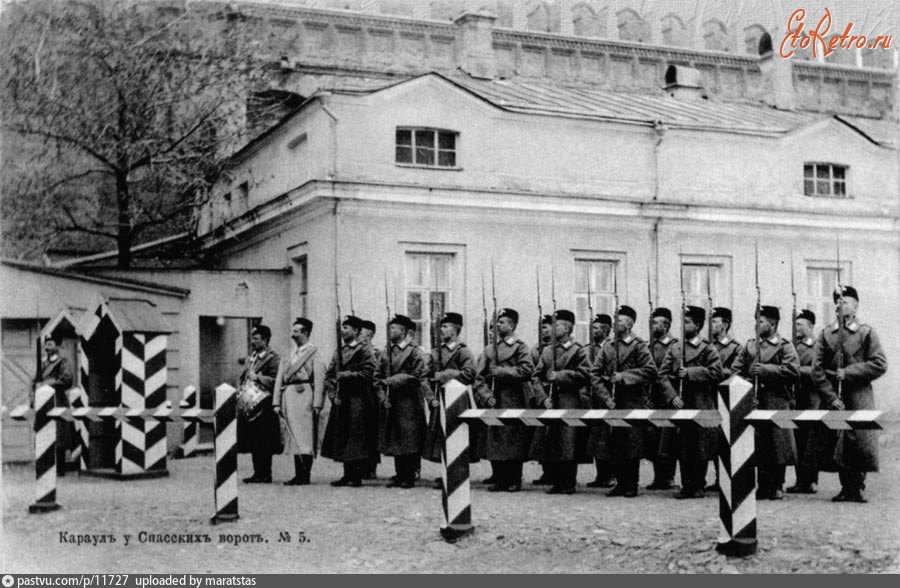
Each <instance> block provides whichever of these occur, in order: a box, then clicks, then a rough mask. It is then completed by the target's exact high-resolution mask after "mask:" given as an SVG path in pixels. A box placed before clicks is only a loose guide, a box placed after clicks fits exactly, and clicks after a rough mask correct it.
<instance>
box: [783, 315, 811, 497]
mask: <svg viewBox="0 0 900 588" xmlns="http://www.w3.org/2000/svg"><path fill="white" fill-rule="evenodd" d="M815 324H816V315H815V313H814V312H813V311H811V310H806V309H804V310H802V311H801V312H800V314H798V315H797V320H796V325H795V329H796V331H797V337H796V339H794V347H795V348H796V349H797V356H798V357H799V358H800V382H799V383H798V384H797V386H796V388H795V393H794V403H795V408H796V409H797V410H818V409H819V394H818V393H817V392H816V387H815V385H813V379H812V363H813V347H814V346H815V343H816V340H815V339H814V338H813V326H814V325H815ZM808 440H809V428H807V427H798V428H796V429H794V441H795V442H796V443H797V458H798V463H797V466H796V467H795V468H794V470H795V473H796V475H797V480H796V483H795V484H794V485H793V486H791V487H790V488H788V489H787V492H788V494H815V493H816V492H817V491H818V485H819V472H818V470H816V469H815V468H811V467H808V466H805V465H804V456H805V455H806V445H807V441H808Z"/></svg>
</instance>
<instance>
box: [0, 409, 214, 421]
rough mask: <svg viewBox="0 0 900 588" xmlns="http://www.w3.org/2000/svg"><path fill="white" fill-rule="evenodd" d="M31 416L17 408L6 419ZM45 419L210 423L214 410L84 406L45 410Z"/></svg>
mask: <svg viewBox="0 0 900 588" xmlns="http://www.w3.org/2000/svg"><path fill="white" fill-rule="evenodd" d="M35 417H36V411H35V410H34V409H32V408H29V407H28V405H21V406H17V407H15V408H14V409H12V410H10V411H9V418H11V419H12V420H14V421H28V420H32V419H34V418H35ZM47 417H48V418H50V419H53V420H64V421H69V422H73V421H74V422H79V421H93V422H95V423H96V422H100V421H122V420H126V419H137V420H145V421H157V422H161V423H211V422H213V421H214V419H215V411H213V410H210V409H199V408H189V409H177V408H172V407H170V406H164V407H162V408H155V409H153V408H122V407H121V406H107V407H99V406H88V407H85V408H53V409H50V410H48V411H47Z"/></svg>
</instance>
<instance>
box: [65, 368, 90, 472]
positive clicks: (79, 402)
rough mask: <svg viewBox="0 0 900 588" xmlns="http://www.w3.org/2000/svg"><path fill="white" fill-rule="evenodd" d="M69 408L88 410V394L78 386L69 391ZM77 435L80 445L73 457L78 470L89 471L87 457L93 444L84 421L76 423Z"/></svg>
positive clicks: (75, 449) (73, 451) (77, 446)
mask: <svg viewBox="0 0 900 588" xmlns="http://www.w3.org/2000/svg"><path fill="white" fill-rule="evenodd" d="M69 406H71V407H72V408H73V409H78V408H87V407H88V395H87V393H86V392H85V391H84V390H83V389H82V388H80V387H78V386H76V387H74V388H72V389H71V390H69ZM75 435H76V436H77V437H78V445H76V446H75V448H74V449H73V450H72V457H73V458H74V459H75V461H77V462H78V469H80V470H81V471H84V470H86V469H87V455H88V449H89V448H90V444H91V437H90V433H89V431H88V429H87V425H86V424H85V423H84V421H83V420H76V421H75Z"/></svg>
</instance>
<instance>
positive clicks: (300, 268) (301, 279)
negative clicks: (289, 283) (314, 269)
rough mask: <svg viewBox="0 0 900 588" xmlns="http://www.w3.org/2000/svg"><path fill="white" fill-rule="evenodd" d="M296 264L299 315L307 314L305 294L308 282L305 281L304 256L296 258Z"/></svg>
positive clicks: (307, 293)
mask: <svg viewBox="0 0 900 588" xmlns="http://www.w3.org/2000/svg"><path fill="white" fill-rule="evenodd" d="M296 264H297V278H298V279H297V282H298V284H297V286H298V289H299V292H298V296H299V301H298V302H299V307H300V316H307V315H306V313H307V309H308V306H307V296H308V295H309V290H308V287H309V286H308V282H307V273H306V258H305V257H303V258H300V259H298V260H296Z"/></svg>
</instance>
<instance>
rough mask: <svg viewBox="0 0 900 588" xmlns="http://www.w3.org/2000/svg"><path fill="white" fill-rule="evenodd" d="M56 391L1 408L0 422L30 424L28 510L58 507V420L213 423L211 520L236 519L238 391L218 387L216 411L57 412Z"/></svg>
mask: <svg viewBox="0 0 900 588" xmlns="http://www.w3.org/2000/svg"><path fill="white" fill-rule="evenodd" d="M54 394H55V393H54V390H53V388H51V387H50V386H42V387H40V388H38V390H37V391H36V392H35V406H36V408H31V407H29V406H28V405H20V406H17V407H15V408H12V409H10V408H8V407H6V406H0V415H2V418H4V419H6V418H9V419H12V420H16V421H27V420H32V421H34V431H35V472H36V480H37V484H36V497H37V498H36V501H35V503H34V504H32V505H31V506H29V508H28V511H29V512H30V513H41V512H49V511H52V510H57V509H59V508H60V506H59V504H57V503H56V421H57V420H64V421H68V422H73V421H74V422H82V423H83V422H84V421H94V422H99V421H108V420H113V421H119V422H121V421H130V422H138V421H140V422H147V421H150V422H154V424H157V425H162V424H163V423H167V422H174V423H201V422H207V423H208V422H211V423H213V425H214V427H215V432H216V436H215V442H214V445H215V457H216V466H215V486H214V501H215V507H216V513H215V515H214V516H213V517H212V522H213V523H214V524H215V523H219V522H226V521H234V520H237V519H238V495H237V494H238V493H237V491H238V488H237V393H236V390H235V389H234V388H233V387H231V386H229V385H228V384H222V385H221V386H219V387H218V388H217V389H216V408H215V410H208V409H200V408H188V409H180V408H172V407H171V406H166V405H164V406H162V407H160V408H156V409H149V408H143V409H140V408H131V409H129V408H124V407H121V406H118V407H90V406H88V407H80V408H74V407H72V408H56V407H55V406H54V403H55V396H54Z"/></svg>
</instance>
